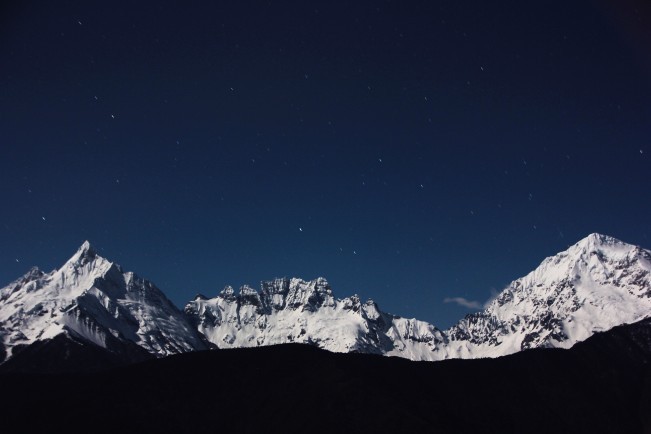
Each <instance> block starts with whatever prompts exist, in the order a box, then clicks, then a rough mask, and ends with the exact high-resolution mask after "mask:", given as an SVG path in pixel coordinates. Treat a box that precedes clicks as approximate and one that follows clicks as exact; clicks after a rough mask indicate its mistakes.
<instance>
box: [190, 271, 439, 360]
mask: <svg viewBox="0 0 651 434" xmlns="http://www.w3.org/2000/svg"><path fill="white" fill-rule="evenodd" d="M185 312H186V313H187V314H188V315H190V316H191V317H192V318H194V322H195V324H196V326H197V328H198V330H199V331H200V332H201V333H203V334H204V335H205V336H206V337H207V338H208V340H210V341H211V342H213V343H215V344H216V345H217V346H218V347H220V348H229V347H230V348H233V347H252V346H260V345H273V344H281V343H288V342H302V343H309V344H314V345H317V346H319V347H321V348H324V349H326V350H330V351H335V352H352V351H355V352H364V353H374V354H386V353H388V352H390V351H401V352H402V354H403V355H404V356H405V357H408V358H412V359H420V358H422V355H421V353H422V352H423V351H426V352H431V350H432V349H433V348H435V347H436V345H437V344H438V343H440V342H441V341H442V336H441V332H440V331H439V330H438V329H437V328H436V327H434V326H432V325H431V324H428V323H426V322H423V321H418V320H414V319H405V318H400V317H396V316H393V315H389V314H387V313H384V312H382V311H380V310H379V308H378V306H377V304H375V303H374V302H373V301H372V300H368V301H367V302H365V303H362V302H361V301H360V299H359V297H357V296H352V297H347V298H344V299H340V300H338V299H336V298H335V297H334V295H333V294H332V289H331V288H330V286H329V285H328V282H327V281H326V280H325V279H323V278H318V279H316V280H312V281H304V280H301V279H296V278H294V279H276V280H273V281H269V282H262V289H261V291H260V292H258V291H256V290H254V289H253V288H250V287H248V286H243V287H242V288H241V289H240V291H239V293H238V294H235V292H234V291H233V288H231V287H230V286H229V287H226V288H224V290H223V291H222V292H221V293H220V294H219V295H218V296H217V297H215V298H212V299H206V298H205V297H202V296H197V298H195V300H193V301H191V302H190V303H188V305H187V306H186V307H185Z"/></svg>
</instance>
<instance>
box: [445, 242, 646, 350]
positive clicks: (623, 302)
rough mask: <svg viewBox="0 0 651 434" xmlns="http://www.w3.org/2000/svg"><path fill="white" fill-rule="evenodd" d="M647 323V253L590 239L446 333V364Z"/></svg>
mask: <svg viewBox="0 0 651 434" xmlns="http://www.w3.org/2000/svg"><path fill="white" fill-rule="evenodd" d="M650 316H651V252H649V251H648V250H644V249H642V248H640V247H637V246H632V245H630V244H626V243H624V242H622V241H619V240H617V239H615V238H612V237H609V236H605V235H600V234H591V235H589V236H588V237H586V238H584V239H583V240H581V241H579V242H578V243H577V244H575V245H573V246H572V247H570V248H569V249H568V250H566V251H564V252H561V253H558V254H557V255H555V256H552V257H549V258H547V259H545V260H544V261H543V262H542V264H540V266H539V267H538V268H536V269H535V270H534V271H532V272H531V273H529V274H528V275H526V276H525V277H522V278H520V279H518V280H515V281H514V282H512V283H511V284H510V285H509V287H508V288H506V289H505V290H504V291H502V292H501V293H500V294H499V296H498V297H497V298H496V299H495V300H493V301H492V302H491V303H490V304H489V305H488V307H487V308H486V309H485V310H484V311H482V312H479V313H475V314H472V315H468V316H466V318H464V319H463V320H461V321H460V322H459V323H458V324H456V325H455V326H454V327H452V328H451V329H450V330H448V331H447V332H446V336H447V337H448V339H449V342H448V344H447V345H446V348H445V351H444V354H445V356H446V357H454V358H456V357H461V358H476V357H496V356H502V355H506V354H511V353H515V352H518V351H521V350H525V349H528V348H537V347H560V348H569V347H571V346H572V345H574V344H575V343H577V342H579V341H583V340H585V339H587V338H589V337H590V336H592V335H593V334H594V333H595V332H598V331H605V330H609V329H611V328H613V327H615V326H618V325H621V324H630V323H634V322H637V321H639V320H641V319H644V318H648V317H650Z"/></svg>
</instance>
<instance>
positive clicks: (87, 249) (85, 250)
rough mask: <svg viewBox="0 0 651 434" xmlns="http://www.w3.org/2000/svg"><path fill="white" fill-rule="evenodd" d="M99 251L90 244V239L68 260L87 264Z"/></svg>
mask: <svg viewBox="0 0 651 434" xmlns="http://www.w3.org/2000/svg"><path fill="white" fill-rule="evenodd" d="M97 256H98V255H97V252H96V251H95V249H94V248H93V246H92V245H91V244H90V242H89V241H88V240H86V241H84V243H83V244H82V245H81V246H80V247H79V248H78V249H77V252H76V253H75V254H74V255H73V256H72V257H71V258H70V259H69V260H68V262H69V263H73V264H82V265H83V264H85V263H87V262H90V261H92V260H93V259H95V258H96V257H97Z"/></svg>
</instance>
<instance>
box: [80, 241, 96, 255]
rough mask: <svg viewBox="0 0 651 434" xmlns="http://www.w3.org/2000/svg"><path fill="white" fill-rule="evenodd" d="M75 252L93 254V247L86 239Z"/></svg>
mask: <svg viewBox="0 0 651 434" xmlns="http://www.w3.org/2000/svg"><path fill="white" fill-rule="evenodd" d="M77 253H82V254H88V255H95V254H96V252H95V249H94V248H93V246H91V245H90V241H88V240H86V241H84V243H83V244H82V245H81V246H80V247H79V249H77Z"/></svg>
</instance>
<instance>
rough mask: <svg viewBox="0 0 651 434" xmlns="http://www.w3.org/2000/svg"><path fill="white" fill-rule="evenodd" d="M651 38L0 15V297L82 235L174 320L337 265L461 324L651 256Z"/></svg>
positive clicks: (633, 20)
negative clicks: (594, 241)
mask: <svg viewBox="0 0 651 434" xmlns="http://www.w3.org/2000/svg"><path fill="white" fill-rule="evenodd" d="M649 47H651V8H650V6H649V5H648V4H647V3H645V2H642V1H634V0H624V1H618V2H607V1H586V0H577V1H572V2H567V1H544V2H522V1H498V2H485V1H463V2H459V1H434V0H430V1H408V2H402V1H372V2H371V1H364V0H360V1H355V2H326V1H309V2H298V1H296V2H294V1H286V2H262V1H246V0H245V1H237V2H222V1H216V2H203V3H199V2H164V1H163V2H151V1H142V2H121V1H112V2H87V1H58V2H49V1H48V2H46V1H41V2H28V1H26V2H13V5H4V6H2V9H0V50H1V52H2V60H1V62H2V63H1V66H0V207H1V208H0V286H2V285H4V284H6V283H8V282H10V281H11V280H13V279H15V278H17V277H18V276H20V275H22V274H23V273H25V272H26V271H27V270H28V269H29V267H31V266H32V265H38V266H39V267H41V268H42V269H45V270H50V269H53V268H55V267H58V266H60V265H61V264H62V263H63V262H65V260H67V258H68V257H70V256H71V255H72V254H73V253H74V252H75V250H76V249H77V248H78V246H79V245H80V244H81V243H82V242H83V241H84V240H86V239H88V240H90V241H91V243H92V244H93V245H94V246H95V247H96V248H97V249H98V251H100V253H101V254H102V255H104V256H106V257H107V258H109V259H111V260H114V261H116V262H118V263H119V264H121V265H122V266H123V267H124V268H125V269H126V270H133V271H136V272H137V273H138V274H140V275H141V276H143V277H146V278H148V279H150V280H152V281H153V282H155V283H156V284H157V285H158V286H159V287H160V288H161V289H162V290H163V291H165V293H166V294H167V295H168V296H169V297H170V298H171V299H172V300H173V301H174V302H175V303H176V304H177V305H179V306H183V304H184V303H185V302H186V301H188V300H189V299H191V298H192V297H193V296H194V295H195V294H196V293H199V292H200V293H203V294H205V295H208V296H214V295H216V294H217V292H218V291H219V290H221V289H222V288H223V286H224V285H227V284H230V285H233V286H235V287H238V286H240V285H242V284H245V283H246V284H249V285H252V286H254V287H258V285H259V282H260V280H267V279H272V278H274V277H282V276H288V277H292V276H299V277H302V278H304V279H313V278H316V277H317V276H324V277H326V278H327V279H328V280H329V281H330V283H331V285H332V286H333V289H334V292H335V295H336V296H339V297H344V296H348V295H351V294H353V293H357V294H359V295H360V296H361V297H362V298H373V299H374V300H375V301H377V302H378V304H379V305H380V307H381V308H382V309H383V310H385V311H388V312H391V313H394V314H398V315H401V316H406V317H416V318H419V319H423V320H426V321H429V322H432V323H434V324H435V325H437V326H439V327H447V326H449V325H451V324H452V323H453V322H455V321H456V320H457V319H459V318H461V317H462V316H463V315H464V314H466V313H469V312H472V311H473V310H476V309H478V308H480V307H481V306H482V305H483V303H484V302H485V301H486V300H488V299H490V297H491V296H492V294H494V293H495V291H499V290H501V289H503V288H504V287H505V286H506V285H508V283H509V282H510V281H512V280H514V279H516V278H518V277H520V276H522V275H524V274H526V273H528V272H529V271H531V270H532V269H533V268H535V267H536V266H537V265H538V264H539V263H540V262H541V261H542V260H543V259H544V258H545V257H546V256H549V255H552V254H555V253H557V252H558V251H561V250H564V249H565V248H566V247H567V246H568V245H571V244H574V243H575V242H576V241H578V240H579V239H581V238H583V237H585V236H586V235H588V234H589V233H591V232H601V233H605V234H609V235H612V236H615V237H617V238H620V239H622V240H624V241H627V242H630V243H633V244H639V245H642V246H644V247H647V248H649V247H651V239H649V236H650V235H651V201H650V200H649V199H650V197H649V191H650V189H649V187H650V181H651V49H650V48H649ZM451 299H455V300H456V301H452V300H451ZM446 300H447V302H446Z"/></svg>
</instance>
